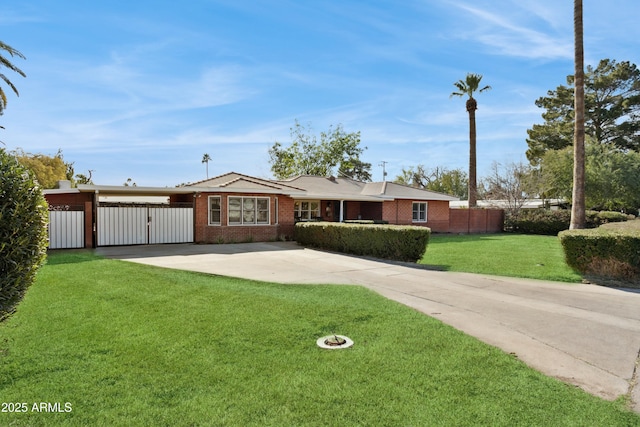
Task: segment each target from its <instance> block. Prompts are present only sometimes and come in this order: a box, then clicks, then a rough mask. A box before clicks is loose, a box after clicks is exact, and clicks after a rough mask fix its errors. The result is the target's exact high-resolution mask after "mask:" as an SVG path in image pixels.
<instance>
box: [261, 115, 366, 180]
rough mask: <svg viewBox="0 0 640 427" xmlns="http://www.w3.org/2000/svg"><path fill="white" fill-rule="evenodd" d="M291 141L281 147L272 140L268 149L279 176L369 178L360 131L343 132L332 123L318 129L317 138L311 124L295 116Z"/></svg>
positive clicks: (272, 165)
mask: <svg viewBox="0 0 640 427" xmlns="http://www.w3.org/2000/svg"><path fill="white" fill-rule="evenodd" d="M291 139H292V142H291V145H289V147H286V148H285V147H283V145H282V144H281V143H280V142H277V141H276V142H275V143H274V144H273V146H272V147H271V148H270V149H269V163H270V164H271V171H272V172H273V174H274V175H275V177H276V178H278V179H286V178H291V177H294V176H297V175H314V176H331V175H336V174H337V175H339V176H343V177H347V178H352V179H356V180H360V181H371V163H365V162H363V161H362V160H361V159H360V155H362V153H363V152H364V150H365V149H366V148H367V147H364V148H362V147H360V132H351V133H346V132H345V131H344V129H343V128H342V125H337V126H336V127H335V128H334V127H333V126H331V127H330V128H329V131H328V132H321V133H320V139H319V140H318V139H317V138H316V136H315V135H313V134H312V130H311V129H310V128H305V127H304V126H302V125H301V124H300V123H299V122H298V121H297V120H296V122H295V125H294V127H293V128H291Z"/></svg>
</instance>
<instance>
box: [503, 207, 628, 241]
mask: <svg viewBox="0 0 640 427" xmlns="http://www.w3.org/2000/svg"><path fill="white" fill-rule="evenodd" d="M585 216H586V224H585V225H586V227H587V228H596V227H599V226H601V225H602V224H607V223H609V222H621V221H627V219H628V218H629V216H628V215H626V214H623V213H620V212H610V211H601V212H598V211H587V212H586V215H585ZM570 223H571V211H568V210H557V211H552V210H549V209H523V210H521V211H520V212H519V213H518V215H517V216H512V215H509V216H507V219H506V220H505V230H506V231H513V232H515V233H524V234H544V235H549V236H556V235H558V233H559V232H561V231H564V230H568V229H569V224H570Z"/></svg>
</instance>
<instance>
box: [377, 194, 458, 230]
mask: <svg viewBox="0 0 640 427" xmlns="http://www.w3.org/2000/svg"><path fill="white" fill-rule="evenodd" d="M426 203H427V221H426V222H414V221H413V200H393V201H388V202H384V203H383V205H382V219H383V220H385V221H388V222H389V224H398V225H417V226H424V227H429V228H431V231H434V232H437V233H447V232H449V202H448V201H439V200H431V201H428V202H426Z"/></svg>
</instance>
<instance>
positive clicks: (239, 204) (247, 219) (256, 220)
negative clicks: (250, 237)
mask: <svg viewBox="0 0 640 427" xmlns="http://www.w3.org/2000/svg"><path fill="white" fill-rule="evenodd" d="M228 200H229V207H228V209H229V217H228V218H229V219H228V222H229V225H251V224H256V225H264V224H269V198H268V197H229V199H228Z"/></svg>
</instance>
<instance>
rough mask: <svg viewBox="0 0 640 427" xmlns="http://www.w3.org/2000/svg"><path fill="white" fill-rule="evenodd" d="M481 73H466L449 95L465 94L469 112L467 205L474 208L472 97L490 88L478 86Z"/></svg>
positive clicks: (474, 150)
mask: <svg viewBox="0 0 640 427" xmlns="http://www.w3.org/2000/svg"><path fill="white" fill-rule="evenodd" d="M481 80H482V75H481V74H472V73H468V74H467V77H466V78H465V79H464V80H458V81H457V82H455V83H454V84H453V85H454V86H455V87H456V88H457V89H458V90H457V91H456V92H453V93H452V94H451V97H454V96H460V97H463V96H465V95H467V96H468V97H469V98H468V99H467V112H468V113H469V207H470V208H475V207H476V206H477V205H478V184H477V179H476V175H477V172H476V170H477V165H476V110H477V109H478V102H477V101H476V100H475V98H474V97H473V94H474V93H475V92H479V93H481V92H484V91H487V90H489V89H491V86H488V85H487V86H484V87H483V88H480V81H481Z"/></svg>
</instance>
